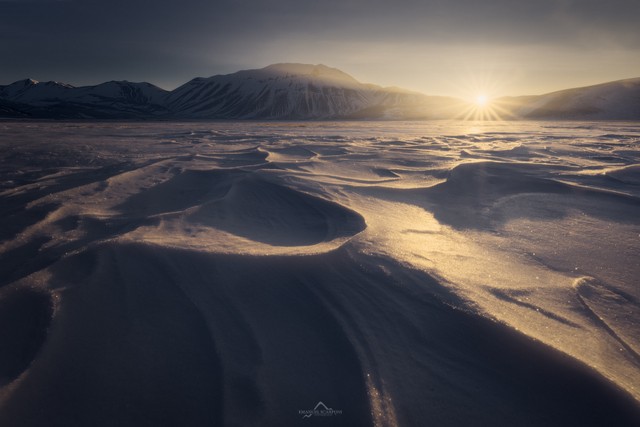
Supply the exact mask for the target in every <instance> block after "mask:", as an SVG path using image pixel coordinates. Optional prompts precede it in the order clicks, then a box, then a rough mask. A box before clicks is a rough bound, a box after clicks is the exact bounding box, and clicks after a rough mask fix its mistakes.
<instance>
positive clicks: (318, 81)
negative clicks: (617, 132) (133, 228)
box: [0, 64, 640, 120]
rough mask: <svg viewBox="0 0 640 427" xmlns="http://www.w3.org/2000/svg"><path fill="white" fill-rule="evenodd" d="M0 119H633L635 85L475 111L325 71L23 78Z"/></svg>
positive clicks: (637, 101)
mask: <svg viewBox="0 0 640 427" xmlns="http://www.w3.org/2000/svg"><path fill="white" fill-rule="evenodd" d="M0 117H3V118H48V119H139V120H147V119H160V120H170V119H223V120H236V119H253V120H277V119H293V120H322V119H386V120H394V119H395V120H408V119H457V118H458V119H463V118H467V119H469V118H470V119H474V118H476V119H478V118H479V119H572V120H640V78H635V79H628V80H620V81H616V82H610V83H603V84H600V85H596V86H589V87H583V88H576V89H567V90H563V91H558V92H553V93H549V94H545V95H536V96H520V97H504V98H498V99H495V100H493V101H492V102H491V103H490V104H489V105H487V106H484V107H481V106H477V105H474V104H471V103H469V102H466V101H464V100H461V99H457V98H452V97H441V96H428V95H425V94H421V93H417V92H412V91H408V90H404V89H399V88H388V87H387V88H385V87H381V86H377V85H372V84H365V83H361V82H359V81H358V80H356V79H355V78H353V77H352V76H350V75H348V74H346V73H344V72H342V71H340V70H338V69H336V68H331V67H327V66H325V65H309V64H274V65H270V66H268V67H265V68H261V69H256V70H244V71H238V72H236V73H233V74H227V75H216V76H213V77H209V78H195V79H193V80H191V81H189V82H187V83H185V84H184V85H182V86H180V87H178V88H176V89H175V90H173V91H166V90H164V89H161V88H159V87H157V86H154V85H152V84H150V83H131V82H127V81H111V82H106V83H102V84H99V85H96V86H83V87H74V86H72V85H69V84H66V83H58V82H52V81H51V82H37V81H35V80H31V79H26V80H21V81H17V82H15V83H12V84H10V85H6V86H0Z"/></svg>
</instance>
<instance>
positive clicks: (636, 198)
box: [0, 121, 640, 426]
mask: <svg viewBox="0 0 640 427" xmlns="http://www.w3.org/2000/svg"><path fill="white" fill-rule="evenodd" d="M0 159H1V160H0V176H1V181H0V220H1V221H2V222H1V224H2V225H1V226H0V239H1V241H0V340H1V341H0V425H3V426H5V425H6V426H41V425H60V426H63V425H64V426H76V425H77V426H86V425H93V426H99V425H105V426H107V425H131V426H142V425H149V426H160V425H185V426H201V425H229V426H234V425H242V426H249V425H274V426H276V425H277V426H283V425H306V424H312V425H347V426H356V425H375V426H395V425H400V426H419V425H438V426H441V425H454V426H455V425H498V426H500V425H531V426H540V425H545V426H548V425H634V424H635V423H636V422H637V421H638V419H640V418H639V417H640V286H639V282H638V280H639V279H638V278H639V277H640V124H638V123H622V122H597V123H596V122H588V123H587V122H461V121H458V122H450V121H433V122H266V123H264V122H263V123H260V122H184V123H170V122H164V123H162V122H161V123H106V122H77V123H72V122H26V121H25V122H10V121H7V122H0ZM318 402H323V403H324V404H325V405H326V406H327V407H331V408H333V409H334V410H339V411H341V412H340V413H335V414H333V415H331V416H325V417H320V416H312V417H308V418H304V417H303V416H302V415H301V413H302V412H301V411H304V410H309V409H313V408H314V407H315V406H316V404H317V403H318ZM34 408H37V409H36V410H34Z"/></svg>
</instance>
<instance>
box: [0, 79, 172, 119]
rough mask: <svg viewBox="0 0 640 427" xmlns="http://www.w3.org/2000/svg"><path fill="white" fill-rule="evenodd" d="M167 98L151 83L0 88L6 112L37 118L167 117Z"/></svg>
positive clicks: (31, 84)
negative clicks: (17, 112)
mask: <svg viewBox="0 0 640 427" xmlns="http://www.w3.org/2000/svg"><path fill="white" fill-rule="evenodd" d="M166 94H167V91H165V90H163V89H160V88H159V87H157V86H154V85H152V84H150V83H131V82H127V81H120V82H117V81H111V82H106V83H102V84H99V85H96V86H84V87H74V86H71V85H68V84H64V83H58V82H42V83H41V82H38V81H36V80H32V79H26V80H20V81H18V82H15V83H12V84H10V85H8V86H0V101H4V102H3V104H5V105H7V106H8V107H7V108H9V107H11V108H12V109H13V110H17V111H19V112H20V114H21V115H24V116H28V117H36V118H98V119H99V118H149V117H154V116H160V115H166V114H168V110H167V109H166V108H165V107H164V99H165V97H166ZM1 111H2V110H0V114H1Z"/></svg>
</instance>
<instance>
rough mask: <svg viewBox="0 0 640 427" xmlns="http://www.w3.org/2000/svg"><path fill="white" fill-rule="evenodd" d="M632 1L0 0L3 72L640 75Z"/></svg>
mask: <svg viewBox="0 0 640 427" xmlns="http://www.w3.org/2000/svg"><path fill="white" fill-rule="evenodd" d="M638 15H640V3H637V2H631V1H623V0H614V1H612V2H608V3H606V4H605V3H602V2H599V1H595V0H586V1H581V2H577V1H573V0H542V1H540V2H536V3H523V2H515V3H514V2H508V1H506V0H493V1H490V2H485V3H483V4H482V5H479V4H476V3H474V2H471V1H470V0H458V1H449V2H443V1H439V0H438V1H435V0H432V1H427V2H418V1H414V0H402V1H400V2H396V3H394V4H387V3H386V2H382V1H374V2H363V1H360V0H354V1H350V2H339V1H332V0H330V1H325V2H323V3H321V4H300V3H299V2H294V1H291V0H278V1H273V2H269V3H264V2H260V1H257V0H249V1H246V2H242V3H241V4H239V3H238V2H232V1H226V0H225V1H220V2H215V3H213V2H209V1H205V0H186V1H182V2H175V1H169V0H159V1H156V2H153V3H149V2H147V1H144V0H134V1H126V2H125V1H122V0H116V1H111V2H104V1H102V0H89V1H83V2H80V1H78V0H29V1H17V0H0V34H2V37H3V39H4V41H5V43H3V44H2V46H0V54H1V55H2V57H3V58H4V61H3V62H4V64H3V67H2V69H1V70H0V82H3V84H9V83H12V82H14V81H17V80H21V79H24V78H33V79H35V80H40V81H49V80H54V81H61V82H65V83H70V84H73V85H76V86H84V85H94V84H99V83H102V82H104V81H109V80H129V81H147V82H150V83H153V84H155V85H157V86H159V87H162V88H164V89H167V90H171V89H174V88H175V87H177V86H179V85H181V84H183V83H185V82H187V81H188V80H190V79H191V78H193V77H196V76H201V77H209V76H213V75H217V74H229V73H233V72H235V71H238V70H243V69H255V68H262V67H264V66H266V65H269V64H272V63H280V62H296V63H313V64H318V63H322V64H326V65H328V66H331V67H335V68H338V69H340V70H343V71H345V72H346V73H348V74H350V75H352V76H354V77H355V78H356V79H358V80H359V81H361V82H364V83H373V84H377V85H381V86H398V87H402V88H405V89H409V90H414V91H418V92H422V93H425V94H428V95H448V96H456V97H463V98H465V97H466V98H468V97H469V96H471V94H472V93H475V92H482V93H486V94H487V95H488V96H490V97H499V96H518V95H537V94H543V93H548V92H553V91H556V90H562V89H567V88H573V87H582V86H590V85H594V84H599V83H604V82H609V81H615V80H621V79H627V78H634V77H639V76H640V32H639V31H638V30H637V27H636V22H635V17H637V16H638Z"/></svg>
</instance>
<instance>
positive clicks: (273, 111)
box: [167, 64, 436, 119]
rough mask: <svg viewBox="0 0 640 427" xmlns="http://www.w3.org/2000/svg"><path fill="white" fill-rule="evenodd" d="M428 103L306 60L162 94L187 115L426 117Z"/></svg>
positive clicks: (178, 113) (202, 81)
mask: <svg viewBox="0 0 640 427" xmlns="http://www.w3.org/2000/svg"><path fill="white" fill-rule="evenodd" d="M430 101H431V103H430ZM433 104H434V102H433V97H428V96H426V95H423V94H419V93H414V92H409V91H405V90H401V89H394V88H382V87H380V86H375V85H370V84H363V83H360V82H358V81H357V80H356V79H354V78H353V77H351V76H350V75H348V74H346V73H344V72H342V71H340V70H338V69H336V68H330V67H327V66H325V65H308V64H274V65H270V66H268V67H265V68H262V69H259V70H246V71H239V72H237V73H233V74H227V75H219V76H213V77H209V78H196V79H193V80H191V81H190V82H188V83H186V84H184V85H182V86H180V87H179V88H177V89H176V90H174V91H173V92H171V93H170V94H169V95H168V96H167V106H168V108H169V109H170V110H171V111H173V112H174V113H175V115H176V116H178V117H190V118H192V117H195V118H224V119H328V118H393V117H395V118H403V117H404V116H405V115H406V114H408V113H409V110H411V114H413V115H414V116H420V117H429V116H434V115H435V113H436V112H435V111H430V110H429V108H428V107H432V106H433ZM409 107H410V108H409ZM416 107H423V108H421V109H416Z"/></svg>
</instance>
